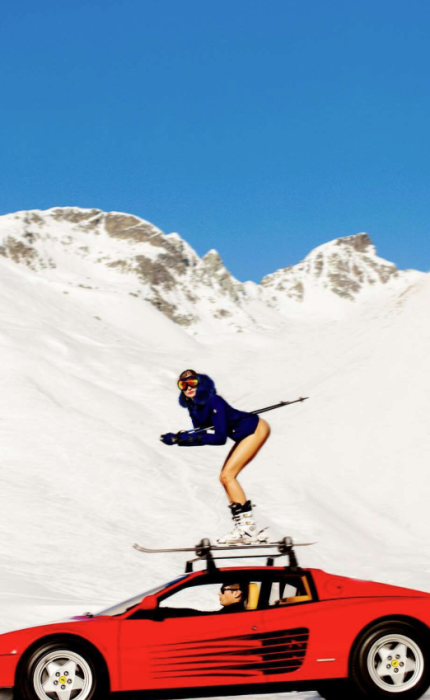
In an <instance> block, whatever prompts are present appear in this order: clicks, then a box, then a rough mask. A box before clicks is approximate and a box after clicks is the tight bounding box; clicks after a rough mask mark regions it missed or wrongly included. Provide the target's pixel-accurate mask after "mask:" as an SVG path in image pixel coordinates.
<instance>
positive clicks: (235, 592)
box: [219, 583, 246, 613]
mask: <svg viewBox="0 0 430 700" xmlns="http://www.w3.org/2000/svg"><path fill="white" fill-rule="evenodd" d="M219 602H220V603H221V605H222V608H221V610H219V612H220V613H234V612H243V611H244V610H246V608H245V602H246V601H245V591H244V588H243V586H242V584H241V583H223V585H222V586H221V590H220V592H219Z"/></svg>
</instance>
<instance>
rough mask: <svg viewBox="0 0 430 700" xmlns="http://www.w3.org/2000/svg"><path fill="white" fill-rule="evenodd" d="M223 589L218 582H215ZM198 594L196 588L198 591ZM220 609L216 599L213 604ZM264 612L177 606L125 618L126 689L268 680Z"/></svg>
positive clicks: (122, 652) (123, 677) (121, 643)
mask: <svg viewBox="0 0 430 700" xmlns="http://www.w3.org/2000/svg"><path fill="white" fill-rule="evenodd" d="M214 586H215V587H216V589H219V583H216V584H214ZM193 594H194V592H193ZM212 607H218V608H219V605H218V604H217V598H214V605H213V606H212ZM261 624H262V613H261V612H260V611H259V610H246V611H243V612H234V613H229V612H228V611H225V612H218V611H217V612H215V611H213V610H204V609H203V610H197V611H196V610H190V609H189V608H186V607H185V608H184V607H177V608H175V609H174V611H173V614H172V610H168V611H167V612H166V611H164V612H163V608H162V607H160V608H159V609H158V610H157V611H155V614H153V615H152V619H150V618H148V617H147V619H141V616H139V615H138V614H136V615H135V616H133V615H132V616H131V617H130V618H128V619H126V620H123V621H122V624H121V630H120V639H119V651H120V667H121V687H122V689H123V690H139V689H146V688H147V689H156V688H184V687H200V686H214V685H225V684H234V685H236V684H241V683H247V682H255V681H257V682H258V681H261V680H264V674H263V672H262V668H261V663H262V657H261V648H262V644H261V633H262V629H261Z"/></svg>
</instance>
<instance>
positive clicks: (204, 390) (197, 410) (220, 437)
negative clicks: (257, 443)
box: [178, 374, 259, 447]
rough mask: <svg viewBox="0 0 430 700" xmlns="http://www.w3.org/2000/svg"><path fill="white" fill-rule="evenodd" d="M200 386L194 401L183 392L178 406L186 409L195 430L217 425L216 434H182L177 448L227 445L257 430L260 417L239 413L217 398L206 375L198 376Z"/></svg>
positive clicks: (219, 397) (243, 412)
mask: <svg viewBox="0 0 430 700" xmlns="http://www.w3.org/2000/svg"><path fill="white" fill-rule="evenodd" d="M197 377H198V380H199V384H198V386H197V391H196V394H195V396H194V399H187V398H186V397H185V396H184V394H183V392H182V391H181V393H180V395H179V403H180V405H181V406H182V408H187V409H188V413H189V414H190V417H191V420H192V422H193V426H194V428H209V427H210V426H211V425H213V426H214V429H215V431H214V433H204V432H202V433H198V434H197V435H192V434H191V435H190V434H187V433H184V434H181V435H180V437H179V441H178V445H181V446H189V447H192V446H198V445H224V444H225V443H226V442H227V438H231V439H232V440H234V442H240V441H241V440H243V438H245V437H248V435H252V433H254V432H255V429H256V428H257V425H258V421H259V418H258V416H256V415H255V414H252V413H247V412H246V411H238V410H237V409H236V408H233V406H230V405H229V404H228V403H227V401H225V400H224V399H223V398H222V397H221V396H218V394H217V393H216V389H215V384H214V382H213V380H212V379H211V378H210V377H208V375H207V374H198V375H197Z"/></svg>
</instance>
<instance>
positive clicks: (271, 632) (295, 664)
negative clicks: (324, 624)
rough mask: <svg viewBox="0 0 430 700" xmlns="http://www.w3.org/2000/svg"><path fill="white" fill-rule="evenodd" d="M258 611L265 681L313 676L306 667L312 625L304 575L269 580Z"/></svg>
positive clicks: (312, 596) (310, 600) (312, 607)
mask: <svg viewBox="0 0 430 700" xmlns="http://www.w3.org/2000/svg"><path fill="white" fill-rule="evenodd" d="M270 585H271V590H268V593H267V600H266V606H265V609H264V610H263V611H262V630H263V635H262V637H263V640H262V641H263V652H262V656H263V662H264V667H263V673H264V675H265V677H266V680H269V681H276V682H280V681H281V682H282V681H295V680H305V679H306V678H312V677H315V675H314V674H315V672H314V671H310V670H309V663H308V660H309V654H308V652H309V643H310V640H311V639H312V628H313V625H314V622H313V620H314V613H315V605H313V603H315V594H314V593H313V592H312V589H311V586H310V582H309V580H308V578H307V576H306V575H295V576H288V575H285V576H280V577H279V578H277V579H274V580H272V581H271V584H270Z"/></svg>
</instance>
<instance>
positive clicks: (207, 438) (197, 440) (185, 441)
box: [178, 396, 227, 447]
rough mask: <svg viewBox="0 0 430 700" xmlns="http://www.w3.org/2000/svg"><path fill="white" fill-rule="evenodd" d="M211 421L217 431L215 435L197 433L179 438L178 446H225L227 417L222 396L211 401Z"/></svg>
mask: <svg viewBox="0 0 430 700" xmlns="http://www.w3.org/2000/svg"><path fill="white" fill-rule="evenodd" d="M211 402H212V405H211V409H212V410H211V419H212V423H213V426H214V429H215V432H214V433H204V432H202V433H197V434H192V433H191V434H187V433H185V434H184V435H181V434H180V435H179V436H178V438H179V439H178V445H180V446H181V447H198V446H199V445H225V443H226V442H227V415H226V409H225V403H224V401H223V400H222V398H221V397H220V396H214V397H213V399H211Z"/></svg>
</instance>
